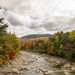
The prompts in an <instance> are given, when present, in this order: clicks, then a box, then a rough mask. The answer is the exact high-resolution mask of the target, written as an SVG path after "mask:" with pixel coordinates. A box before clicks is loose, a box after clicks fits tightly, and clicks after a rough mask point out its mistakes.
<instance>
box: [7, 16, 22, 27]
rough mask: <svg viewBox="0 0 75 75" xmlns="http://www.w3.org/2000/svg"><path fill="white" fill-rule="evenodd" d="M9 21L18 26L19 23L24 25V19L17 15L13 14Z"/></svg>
mask: <svg viewBox="0 0 75 75" xmlns="http://www.w3.org/2000/svg"><path fill="white" fill-rule="evenodd" d="M8 21H9V22H10V24H11V25H13V26H18V25H23V23H22V21H21V19H20V18H17V17H16V15H11V16H9V17H8Z"/></svg>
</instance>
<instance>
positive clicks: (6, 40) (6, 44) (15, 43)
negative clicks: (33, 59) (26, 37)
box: [0, 18, 20, 66]
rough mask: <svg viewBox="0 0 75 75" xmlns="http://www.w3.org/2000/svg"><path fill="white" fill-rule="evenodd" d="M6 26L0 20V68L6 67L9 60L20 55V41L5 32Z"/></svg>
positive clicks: (13, 35)
mask: <svg viewBox="0 0 75 75" xmlns="http://www.w3.org/2000/svg"><path fill="white" fill-rule="evenodd" d="M1 24H2V25H1ZM7 27H8V25H7V24H4V25H3V19H2V18H1V19H0V66H2V65H6V64H7V63H8V61H9V59H13V58H16V56H17V55H18V54H19V53H20V45H19V44H20V41H19V39H18V38H17V37H16V35H15V34H9V33H7V32H6V28H7Z"/></svg>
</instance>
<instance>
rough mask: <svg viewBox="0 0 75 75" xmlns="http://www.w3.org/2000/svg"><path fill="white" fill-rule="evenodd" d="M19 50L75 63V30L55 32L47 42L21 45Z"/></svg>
mask: <svg viewBox="0 0 75 75" xmlns="http://www.w3.org/2000/svg"><path fill="white" fill-rule="evenodd" d="M21 50H28V51H29V50H30V51H31V50H32V51H35V52H36V51H37V52H40V53H46V54H48V55H54V56H57V57H63V58H67V59H68V60H72V61H75V30H73V31H71V32H66V33H64V32H63V31H61V32H57V33H55V34H54V36H53V37H49V39H47V40H35V41H32V42H25V43H23V42H22V43H21Z"/></svg>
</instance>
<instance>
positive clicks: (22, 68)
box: [18, 66, 28, 70]
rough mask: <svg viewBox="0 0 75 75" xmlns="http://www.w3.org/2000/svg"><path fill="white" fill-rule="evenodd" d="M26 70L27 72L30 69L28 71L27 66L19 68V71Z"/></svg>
mask: <svg viewBox="0 0 75 75" xmlns="http://www.w3.org/2000/svg"><path fill="white" fill-rule="evenodd" d="M24 69H25V70H28V69H27V66H19V67H18V70H24Z"/></svg>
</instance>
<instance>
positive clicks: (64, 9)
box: [0, 0, 75, 37]
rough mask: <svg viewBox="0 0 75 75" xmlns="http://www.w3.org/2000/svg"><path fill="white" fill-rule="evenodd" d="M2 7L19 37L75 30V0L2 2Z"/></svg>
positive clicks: (7, 0) (1, 14)
mask: <svg viewBox="0 0 75 75" xmlns="http://www.w3.org/2000/svg"><path fill="white" fill-rule="evenodd" d="M0 6H1V7H2V8H3V9H1V10H0V16H3V17H5V19H6V20H7V21H8V23H9V24H10V25H11V28H12V32H13V31H15V33H16V35H17V36H18V37H20V36H23V35H28V34H32V33H33V34H36V33H54V32H56V31H61V30H62V31H70V30H72V29H73V30H74V29H75V23H74V22H75V0H0Z"/></svg>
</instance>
